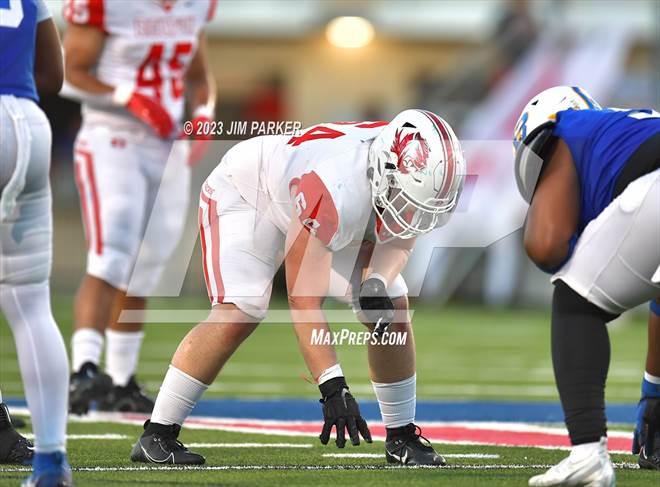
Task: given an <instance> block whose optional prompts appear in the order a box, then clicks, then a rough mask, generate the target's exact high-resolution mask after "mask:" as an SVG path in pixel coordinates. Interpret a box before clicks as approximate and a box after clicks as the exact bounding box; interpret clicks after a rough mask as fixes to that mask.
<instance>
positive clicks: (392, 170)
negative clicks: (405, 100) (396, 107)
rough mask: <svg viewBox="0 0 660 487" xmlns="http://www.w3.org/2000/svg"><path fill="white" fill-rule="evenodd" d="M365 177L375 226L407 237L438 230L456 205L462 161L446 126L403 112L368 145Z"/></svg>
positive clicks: (420, 113)
mask: <svg viewBox="0 0 660 487" xmlns="http://www.w3.org/2000/svg"><path fill="white" fill-rule="evenodd" d="M367 177H368V178H369V181H370V183H371V194H372V204H373V207H374V210H375V211H376V212H377V214H378V216H379V221H380V224H382V226H383V227H384V228H385V229H386V230H387V232H389V236H390V237H398V238H402V239H406V238H412V237H414V236H416V235H420V234H423V233H426V232H430V231H431V230H433V229H434V228H436V227H437V226H439V224H441V223H442V222H443V220H442V219H441V218H440V216H441V215H442V214H445V213H449V212H450V211H452V210H453V209H454V207H455V206H456V203H457V201H458V196H459V194H460V192H461V189H462V188H463V181H464V179H465V158H464V156H463V151H462V150H461V146H460V143H459V141H458V138H457V137H456V134H454V131H453V130H452V129H451V127H450V126H449V124H448V123H447V122H445V121H444V120H443V119H442V118H440V117H439V116H437V115H436V114H434V113H432V112H429V111H426V110H405V111H403V112H401V113H399V114H398V115H397V116H396V117H394V120H392V121H391V122H390V123H389V124H388V125H387V126H386V127H385V128H384V129H383V131H382V132H381V133H380V134H379V135H378V137H376V138H375V139H374V141H373V142H372V144H371V147H370V149H369V168H368V170H367ZM378 233H379V234H380V232H378Z"/></svg>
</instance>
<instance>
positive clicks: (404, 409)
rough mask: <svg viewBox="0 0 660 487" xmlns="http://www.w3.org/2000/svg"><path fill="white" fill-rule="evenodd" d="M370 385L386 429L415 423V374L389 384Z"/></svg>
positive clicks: (376, 383)
mask: <svg viewBox="0 0 660 487" xmlns="http://www.w3.org/2000/svg"><path fill="white" fill-rule="evenodd" d="M371 384H372V385H373V388H374V392H375V393H376V399H378V406H379V407H380V415H381V416H382V418H383V423H384V424H385V426H386V427H387V428H398V427H400V426H405V425H407V424H409V423H414V422H415V406H416V402H417V401H416V398H417V395H416V391H417V374H415V375H413V376H412V377H409V378H408V379H404V380H402V381H399V382H392V383H390V384H382V383H378V382H372V383H371Z"/></svg>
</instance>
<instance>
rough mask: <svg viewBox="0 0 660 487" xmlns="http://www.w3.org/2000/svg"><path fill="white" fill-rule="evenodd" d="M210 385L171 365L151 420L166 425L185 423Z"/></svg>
mask: <svg viewBox="0 0 660 487" xmlns="http://www.w3.org/2000/svg"><path fill="white" fill-rule="evenodd" d="M208 387H209V386H208V385H206V384H204V383H202V382H200V381H198V380H197V379H195V378H194V377H191V376H189V375H188V374H186V373H185V372H183V371H181V370H179V369H177V368H176V367H175V366H174V365H170V366H169V368H168V369H167V374H165V379H163V385H161V386H160V392H159V393H158V397H157V398H156V405H155V406H154V411H153V413H151V422H152V423H158V424H165V425H170V424H178V425H181V424H183V422H184V420H185V419H186V418H187V417H188V415H189V414H190V411H192V410H193V408H194V407H195V404H197V401H199V398H200V397H202V394H204V391H206V389H208Z"/></svg>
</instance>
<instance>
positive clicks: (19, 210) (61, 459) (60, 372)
mask: <svg viewBox="0 0 660 487" xmlns="http://www.w3.org/2000/svg"><path fill="white" fill-rule="evenodd" d="M0 59H1V60H2V69H1V70H0V310H1V311H2V314H3V315H4V317H5V318H6V320H7V322H8V323H9V326H10V328H11V331H12V333H13V335H14V342H15V344H16V349H17V351H18V360H19V365H20V369H21V375H22V377H23V386H24V389H25V396H26V399H27V403H28V408H29V409H30V415H31V417H32V427H33V431H34V443H35V454H34V459H33V463H32V464H33V472H32V475H31V476H30V477H29V478H28V479H26V480H25V482H24V483H23V485H24V486H39V487H54V486H60V487H66V486H69V485H72V480H71V469H70V467H69V465H68V463H67V459H66V452H65V439H66V417H67V395H68V387H69V376H68V363H67V355H66V348H65V347H64V341H63V340H62V335H61V334H60V331H59V329H58V327H57V324H56V323H55V321H54V319H53V316H52V313H51V308H50V291H49V277H50V267H51V256H52V242H51V241H52V215H51V193H50V185H49V174H48V173H49V168H50V149H51V130H50V125H49V124H48V119H47V118H46V116H45V115H44V113H43V111H42V110H41V109H40V108H39V106H38V105H37V102H38V101H39V96H38V94H37V93H40V94H54V93H57V92H58V91H59V90H60V88H61V86H62V79H63V65H62V48H61V46H60V41H59V36H58V34H57V29H56V27H55V24H54V22H53V20H52V18H51V15H50V12H49V11H48V8H47V7H46V5H45V3H44V1H43V0H11V1H9V2H0Z"/></svg>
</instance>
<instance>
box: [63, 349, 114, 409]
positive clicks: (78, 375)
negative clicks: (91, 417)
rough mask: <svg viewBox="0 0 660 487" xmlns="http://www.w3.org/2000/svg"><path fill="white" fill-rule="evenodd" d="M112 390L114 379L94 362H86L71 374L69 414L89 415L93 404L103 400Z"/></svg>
mask: <svg viewBox="0 0 660 487" xmlns="http://www.w3.org/2000/svg"><path fill="white" fill-rule="evenodd" d="M111 388H112V379H111V378H110V376H109V375H107V374H104V373H103V372H101V371H100V370H99V368H98V366H96V365H95V364H93V363H92V362H86V363H84V364H83V366H82V367H80V370H79V371H78V372H74V373H73V374H71V381H70V384H69V412H71V413H73V414H87V413H88V412H89V408H90V406H91V404H92V402H95V401H100V400H102V399H103V398H104V397H105V396H106V394H108V392H109V391H110V389H111Z"/></svg>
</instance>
